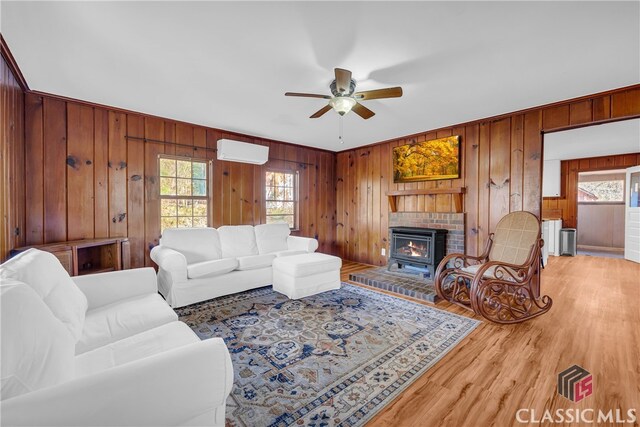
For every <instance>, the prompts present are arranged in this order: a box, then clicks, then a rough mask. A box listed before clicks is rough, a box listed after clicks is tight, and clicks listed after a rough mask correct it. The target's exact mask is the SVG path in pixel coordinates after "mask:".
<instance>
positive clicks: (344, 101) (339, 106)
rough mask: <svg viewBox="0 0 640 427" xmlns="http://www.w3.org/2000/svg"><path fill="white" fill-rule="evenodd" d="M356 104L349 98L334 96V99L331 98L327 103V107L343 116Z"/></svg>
mask: <svg viewBox="0 0 640 427" xmlns="http://www.w3.org/2000/svg"><path fill="white" fill-rule="evenodd" d="M356 102H357V101H356V100H355V99H353V98H352V97H350V96H336V97H334V98H331V100H330V101H329V105H330V106H331V108H333V109H334V110H336V112H337V113H338V114H340V115H341V116H344V115H345V114H347V113H348V112H349V111H351V109H352V108H353V106H354V105H356Z"/></svg>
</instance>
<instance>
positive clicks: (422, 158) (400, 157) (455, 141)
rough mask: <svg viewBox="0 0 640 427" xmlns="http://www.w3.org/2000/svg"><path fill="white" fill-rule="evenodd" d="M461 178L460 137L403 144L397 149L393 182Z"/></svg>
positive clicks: (394, 153) (394, 158)
mask: <svg viewBox="0 0 640 427" xmlns="http://www.w3.org/2000/svg"><path fill="white" fill-rule="evenodd" d="M457 178H460V135H455V136H447V137H445V138H438V139H432V140H429V141H423V142H416V143H412V144H406V145H401V146H399V147H395V148H394V149H393V182H394V183H396V184H398V183H408V182H420V181H438V180H446V179H457Z"/></svg>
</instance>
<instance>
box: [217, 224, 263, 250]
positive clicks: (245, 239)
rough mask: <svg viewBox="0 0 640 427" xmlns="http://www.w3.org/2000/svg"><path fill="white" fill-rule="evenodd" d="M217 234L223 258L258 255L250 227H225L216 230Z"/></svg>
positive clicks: (253, 233) (254, 237) (254, 236)
mask: <svg viewBox="0 0 640 427" xmlns="http://www.w3.org/2000/svg"><path fill="white" fill-rule="evenodd" d="M218 233H219V234H220V243H221V245H222V257H223V258H233V257H240V256H247V255H258V245H257V244H256V234H255V232H254V231H253V226H252V225H231V226H228V225H225V226H222V227H220V228H218Z"/></svg>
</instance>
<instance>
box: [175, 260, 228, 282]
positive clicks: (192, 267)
mask: <svg viewBox="0 0 640 427" xmlns="http://www.w3.org/2000/svg"><path fill="white" fill-rule="evenodd" d="M236 267H238V261H237V260H236V259H235V258H223V259H214V260H212V261H203V262H197V263H195V264H189V265H187V277H188V278H189V279H196V278H198V277H203V276H219V275H220V274H225V273H228V272H230V271H233V270H235V268H236Z"/></svg>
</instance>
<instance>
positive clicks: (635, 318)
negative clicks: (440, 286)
mask: <svg viewBox="0 0 640 427" xmlns="http://www.w3.org/2000/svg"><path fill="white" fill-rule="evenodd" d="M370 267H371V266H368V265H364V264H357V263H353V262H349V261H345V262H344V263H343V268H342V271H341V273H342V279H343V280H344V281H348V278H349V273H351V272H354V271H357V270H363V269H366V268H370ZM359 286H362V285H359ZM371 289H372V288H371ZM376 290H377V289H376ZM542 290H543V292H544V293H546V294H548V295H549V296H551V298H552V299H553V307H552V308H551V311H550V312H549V313H547V314H545V315H543V316H541V317H539V318H537V319H533V320H530V321H528V322H525V323H522V324H519V325H506V326H505V325H496V324H490V323H488V322H486V321H485V322H483V323H482V324H481V325H480V326H478V328H476V330H475V331H473V332H472V333H471V334H470V335H469V337H467V338H466V339H465V340H464V341H463V342H462V343H461V344H460V345H459V346H458V347H456V348H455V349H454V350H453V351H451V353H449V354H448V355H447V356H446V357H444V358H443V359H442V360H441V361H439V362H438V363H437V364H436V365H435V366H434V367H433V368H431V369H430V370H429V371H427V373H426V374H424V375H423V376H422V377H420V378H419V379H418V380H417V381H416V382H414V383H413V384H412V385H410V386H409V388H408V389H407V390H406V391H405V392H404V393H402V394H401V395H400V396H399V397H398V398H397V399H396V400H395V401H394V402H392V403H391V404H390V405H389V406H387V407H386V408H385V409H384V410H383V411H381V412H380V413H379V414H378V415H377V416H376V417H375V418H373V419H372V420H371V421H370V422H369V424H368V426H435V425H437V426H440V425H445V426H474V427H476V426H507V425H524V424H521V423H518V422H517V420H516V412H517V411H518V409H521V408H530V409H533V410H534V411H535V415H534V416H533V420H534V421H537V422H535V423H532V424H538V425H540V424H541V423H540V421H539V420H540V419H542V416H543V415H544V411H545V410H551V411H552V413H553V414H555V411H556V409H569V408H572V409H575V408H579V409H580V410H581V411H583V410H585V409H587V408H592V409H594V410H595V413H596V416H597V411H598V410H599V409H601V410H603V411H604V412H605V413H606V412H608V411H609V410H614V417H615V410H616V409H619V410H621V417H622V418H623V419H627V411H628V410H629V409H635V410H636V412H635V413H636V417H637V418H640V414H639V412H640V305H639V304H640V265H639V264H634V263H632V262H630V261H625V260H622V259H613V258H598V257H588V256H577V257H550V258H549V264H548V266H547V268H546V269H545V270H544V271H543V273H542ZM418 302H420V303H422V304H427V305H433V304H429V303H425V302H422V301H418ZM435 307H436V308H438V309H442V310H446V311H450V312H454V313H458V314H461V315H463V316H471V317H472V316H473V313H471V312H468V311H466V310H464V309H463V308H460V307H457V306H454V305H452V304H449V303H446V302H439V303H438V304H436V306H435ZM574 364H577V365H580V366H582V367H583V368H585V369H586V370H588V371H589V372H590V373H591V374H592V375H593V394H592V395H591V396H589V397H587V398H585V399H583V400H582V401H580V402H578V403H573V402H571V401H569V400H567V399H565V398H563V397H561V396H559V395H558V394H557V392H556V381H557V374H558V373H559V372H561V371H563V370H565V369H566V368H568V367H570V366H572V365H574ZM572 412H573V413H574V414H575V410H574V411H572ZM521 415H522V417H523V418H524V419H531V417H532V415H531V412H529V411H527V412H521ZM554 416H555V415H554ZM585 416H586V419H587V420H588V419H591V418H592V417H593V415H592V414H591V413H590V412H588V411H587V413H586V415H585ZM614 420H615V418H614ZM548 424H549V423H547V422H545V423H542V425H548ZM565 425H567V424H565ZM593 425H595V424H593ZM597 425H607V423H598V424H597ZM608 425H615V423H614V422H609V423H608ZM626 425H636V426H637V425H638V421H635V422H632V423H630V424H626Z"/></svg>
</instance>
